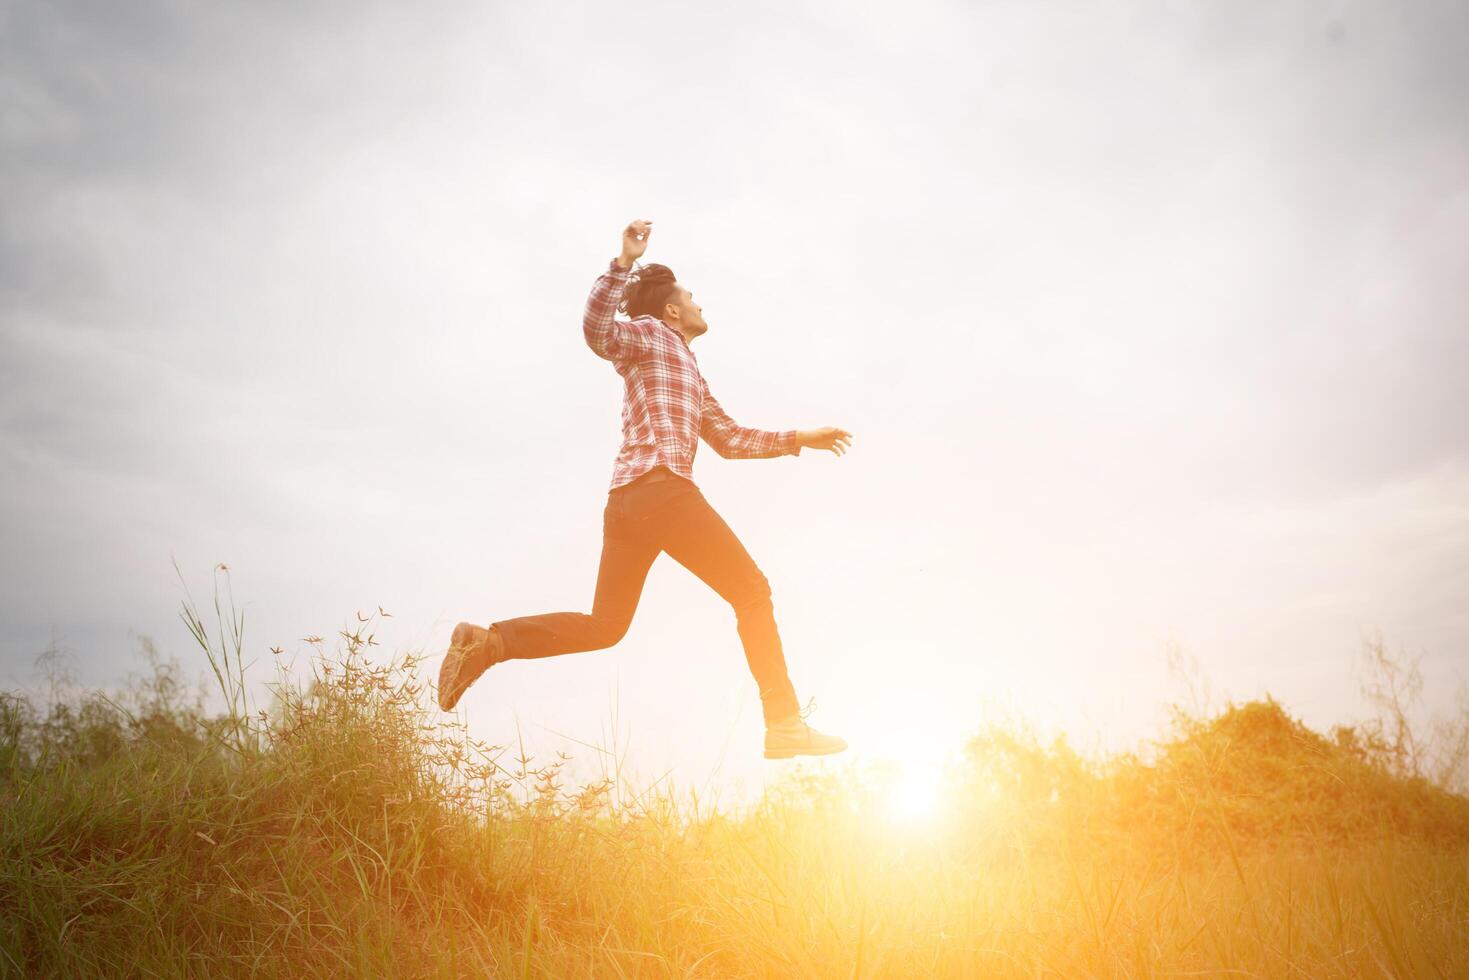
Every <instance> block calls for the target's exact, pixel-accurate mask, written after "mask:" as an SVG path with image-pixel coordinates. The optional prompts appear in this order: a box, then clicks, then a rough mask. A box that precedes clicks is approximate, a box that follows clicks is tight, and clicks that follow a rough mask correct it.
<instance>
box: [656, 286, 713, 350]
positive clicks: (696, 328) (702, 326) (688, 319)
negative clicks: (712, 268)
mask: <svg viewBox="0 0 1469 980" xmlns="http://www.w3.org/2000/svg"><path fill="white" fill-rule="evenodd" d="M668 306H671V307H673V309H672V310H669V309H667V308H665V309H664V316H665V319H667V320H669V321H670V322H671V323H672V324H676V325H677V326H678V327H680V328H682V330H683V332H684V334H685V335H686V336H688V337H689V339H693V338H694V337H697V336H699V335H700V334H702V333H704V332H705V331H707V330H708V329H709V324H707V323H705V322H704V308H703V307H702V306H700V305H699V304H698V303H695V302H694V294H693V293H691V292H689V291H688V290H687V289H685V288H684V287H683V285H682V284H681V283H674V284H673V292H672V293H671V294H670V295H669V297H668ZM675 311H676V312H677V313H678V319H677V320H674V319H673V315H674V312H675Z"/></svg>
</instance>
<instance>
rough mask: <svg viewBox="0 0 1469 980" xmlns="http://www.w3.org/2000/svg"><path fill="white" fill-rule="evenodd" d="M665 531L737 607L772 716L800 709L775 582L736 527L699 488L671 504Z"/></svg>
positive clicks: (685, 559)
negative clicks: (774, 598)
mask: <svg viewBox="0 0 1469 980" xmlns="http://www.w3.org/2000/svg"><path fill="white" fill-rule="evenodd" d="M659 534H660V537H659V543H660V544H661V545H662V547H663V550H664V551H666V552H668V554H669V555H671V556H672V557H673V559H674V560H675V561H677V562H678V563H679V564H680V565H682V566H684V567H685V568H687V569H688V570H689V571H691V572H693V573H694V574H695V575H697V576H699V578H700V579H702V580H703V581H704V583H705V584H706V585H708V586H709V587H710V588H712V589H713V590H714V591H715V592H718V593H719V595H720V597H721V598H723V599H724V600H725V601H726V602H728V603H729V604H730V606H731V607H733V608H734V612H735V618H736V621H737V623H738V626H739V633H740V642H741V643H742V644H743V645H744V648H745V660H746V662H747V663H748V664H749V665H750V673H751V674H753V675H754V676H755V682H756V683H757V684H758V685H759V686H760V704H761V707H762V709H763V711H764V713H765V720H766V722H767V723H769V722H771V721H774V720H777V719H781V718H788V717H790V716H792V715H796V714H798V713H799V711H800V704H799V702H797V700H796V691H795V688H794V687H793V686H792V685H791V679H790V675H789V674H787V672H786V661H785V653H784V651H783V650H782V649H781V644H780V633H779V632H778V631H777V630H776V627H775V609H774V606H773V605H772V603H771V600H770V583H769V582H768V581H767V580H766V578H765V575H764V574H763V573H762V572H761V571H760V569H759V567H758V566H756V564H755V561H754V559H752V558H751V557H750V555H749V552H747V551H746V550H745V546H744V545H743V544H741V543H740V539H739V538H738V537H736V536H735V533H734V531H732V530H730V527H729V525H728V524H726V523H725V522H724V519H723V518H722V517H720V516H719V514H718V513H716V512H715V510H714V508H713V507H711V506H709V502H708V501H707V500H705V499H704V495H703V494H702V493H700V492H699V491H698V490H697V489H695V490H691V491H690V492H687V493H684V494H681V495H680V496H679V497H678V498H677V500H675V501H673V502H672V503H670V504H669V507H668V511H667V513H666V514H665V516H664V518H663V520H662V521H661V522H660V527H659Z"/></svg>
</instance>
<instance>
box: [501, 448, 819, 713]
mask: <svg viewBox="0 0 1469 980" xmlns="http://www.w3.org/2000/svg"><path fill="white" fill-rule="evenodd" d="M653 474H660V475H665V476H667V477H668V478H667V479H656V478H655V479H652V480H650V479H648V477H649V476H652V475H653ZM665 551H666V552H668V554H669V555H671V556H673V560H674V561H676V562H678V563H679V564H680V565H682V566H683V567H685V568H687V569H688V570H689V571H691V572H693V573H694V574H695V575H697V576H699V578H700V579H702V580H703V581H704V583H705V584H706V585H708V586H709V587H710V588H711V589H713V590H714V591H715V592H718V593H719V595H720V596H721V597H722V598H723V599H724V600H725V601H726V602H728V603H729V604H730V605H731V606H732V607H733V608H734V612H735V619H736V622H737V624H738V627H739V633H740V642H741V643H743V644H744V647H745V660H746V661H747V662H748V663H749V665H750V673H752V674H754V675H755V682H756V683H757V684H758V685H759V686H760V703H761V706H762V708H763V709H764V712H765V720H766V721H767V722H770V721H774V720H776V719H779V718H784V717H788V716H790V715H793V714H796V713H797V712H798V711H799V709H800V705H799V703H798V702H797V701H796V692H795V689H794V688H793V687H792V686H791V679H790V677H789V676H788V675H787V673H786V661H785V654H784V653H783V652H782V650H781V646H780V634H779V633H777V632H776V629H775V610H774V607H773V606H772V605H771V602H770V583H769V582H767V581H766V579H765V576H764V574H763V573H761V571H760V569H759V568H758V567H756V565H755V562H754V560H753V559H752V558H751V557H750V555H749V553H748V552H746V551H745V546H744V545H742V544H741V543H740V539H739V538H737V537H735V533H734V532H733V531H731V530H730V529H729V525H728V524H725V523H724V519H723V518H721V517H720V516H719V515H718V514H717V513H715V511H714V508H713V507H711V506H709V502H708V501H707V500H705V499H704V495H703V493H701V492H700V491H699V488H698V487H696V486H694V484H692V483H690V482H689V481H688V480H685V479H684V478H683V477H681V476H674V475H672V474H671V473H670V472H669V471H668V470H667V469H666V468H664V467H658V468H656V469H655V470H653V471H652V473H650V474H644V476H642V477H640V478H639V479H637V480H634V481H633V482H632V483H629V484H626V485H625V486H621V487H618V488H617V489H616V490H613V491H611V492H610V493H609V494H608V495H607V509H606V510H605V511H604V512H603V514H602V564H601V567H600V568H599V569H598V570H597V594H596V597H595V598H594V599H593V601H592V612H591V615H587V614H586V613H579V612H557V613H546V614H544V615H540V616H522V617H520V618H518V619H505V620H500V621H499V622H496V623H494V624H493V625H494V626H496V627H497V628H498V629H499V631H500V635H501V637H503V638H504V641H505V653H506V657H507V659H511V660H534V659H536V658H539V657H554V656H557V655H558V654H563V653H580V652H582V651H584V650H602V649H605V648H606V647H610V646H612V645H614V644H615V643H617V641H618V640H620V639H622V637H623V635H624V634H625V633H626V632H627V628H628V626H629V625H630V624H631V623H632V617H633V612H634V611H635V610H636V609H637V607H638V599H639V598H640V597H641V596H642V594H643V583H644V581H646V580H647V577H648V569H649V568H651V567H652V566H653V560H654V559H655V558H657V557H658V555H659V554H660V553H661V552H665Z"/></svg>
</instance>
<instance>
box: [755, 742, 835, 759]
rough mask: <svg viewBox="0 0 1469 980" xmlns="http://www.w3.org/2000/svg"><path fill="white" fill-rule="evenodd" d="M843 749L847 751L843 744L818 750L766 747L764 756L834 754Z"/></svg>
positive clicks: (772, 757)
mask: <svg viewBox="0 0 1469 980" xmlns="http://www.w3.org/2000/svg"><path fill="white" fill-rule="evenodd" d="M845 751H847V747H846V746H845V745H843V746H842V747H841V748H839V749H821V750H819V751H813V750H810V749H766V750H765V758H767V759H794V758H795V757H796V756H798V755H836V754H837V753H838V752H845Z"/></svg>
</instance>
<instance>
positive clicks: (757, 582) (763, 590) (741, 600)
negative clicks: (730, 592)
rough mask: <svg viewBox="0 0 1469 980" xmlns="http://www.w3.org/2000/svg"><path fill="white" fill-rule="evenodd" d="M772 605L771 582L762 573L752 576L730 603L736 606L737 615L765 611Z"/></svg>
mask: <svg viewBox="0 0 1469 980" xmlns="http://www.w3.org/2000/svg"><path fill="white" fill-rule="evenodd" d="M770 604H771V599H770V580H769V579H767V578H766V577H765V576H764V575H763V574H761V573H756V574H755V575H754V576H752V577H751V578H750V580H749V582H747V583H746V584H745V586H744V587H743V588H741V589H740V591H739V593H738V594H737V595H735V596H733V597H732V599H731V601H730V605H731V606H734V609H735V612H736V613H743V612H745V611H747V610H758V609H763V608H765V607H767V606H769V605H770Z"/></svg>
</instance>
